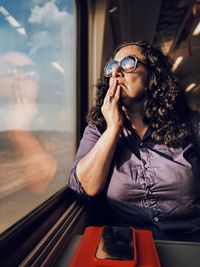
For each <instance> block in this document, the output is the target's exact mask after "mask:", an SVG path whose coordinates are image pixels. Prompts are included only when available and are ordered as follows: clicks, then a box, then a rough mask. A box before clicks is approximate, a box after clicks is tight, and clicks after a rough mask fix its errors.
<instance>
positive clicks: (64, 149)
mask: <svg viewBox="0 0 200 267" xmlns="http://www.w3.org/2000/svg"><path fill="white" fill-rule="evenodd" d="M0 25H1V26H0V39H1V43H0V103H1V107H0V210H1V223H0V232H3V231H5V230H6V229H8V228H9V227H10V226H12V225H13V224H14V223H16V222H17V221H18V220H19V219H21V218H22V217H23V216H25V215H26V214H28V213H29V212H30V211H32V210H33V209H34V208H36V207H37V206H38V205H40V204H41V203H43V202H44V201H45V200H46V199H48V198H49V197H50V196H52V195H53V194H55V193H56V192H58V190H60V189H61V188H63V187H64V186H65V185H66V183H67V177H68V173H69V168H70V165H71V162H72V159H73V157H74V153H75V149H76V147H75V146H76V140H75V137H76V90H75V89H76V5H75V1H65V0H59V1H52V0H49V1H44V0H33V1H32V0H28V1H27V0H21V1H20V4H19V2H18V1H6V0H0Z"/></svg>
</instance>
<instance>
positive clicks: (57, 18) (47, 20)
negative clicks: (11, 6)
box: [28, 1, 73, 55]
mask: <svg viewBox="0 0 200 267" xmlns="http://www.w3.org/2000/svg"><path fill="white" fill-rule="evenodd" d="M54 2H55V1H49V2H46V3H45V4H44V5H43V6H39V5H36V6H35V7H34V8H33V9H32V10H31V15H30V17H29V19H28V21H29V23H30V24H32V25H33V26H34V31H36V30H37V29H38V32H36V33H33V34H32V36H31V37H30V41H29V43H28V47H29V48H30V54H32V55H33V54H35V53H36V52H37V51H38V50H40V49H44V48H50V47H51V48H55V49H62V42H63V40H64V39H66V36H71V30H72V18H73V17H72V15H71V14H69V13H67V12H66V11H61V10H59V9H58V7H57V6H56V4H55V3H54ZM63 36H65V37H64V38H63Z"/></svg>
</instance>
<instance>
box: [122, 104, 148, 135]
mask: <svg viewBox="0 0 200 267" xmlns="http://www.w3.org/2000/svg"><path fill="white" fill-rule="evenodd" d="M125 114H126V117H127V119H128V120H129V122H130V123H131V127H132V128H133V129H134V131H135V132H136V133H137V135H138V136H139V137H140V139H142V138H143V137H144V134H145V132H146V130H147V128H148V125H147V124H146V123H145V122H144V121H143V115H142V108H138V109H137V110H136V109H134V110H132V111H130V110H125Z"/></svg>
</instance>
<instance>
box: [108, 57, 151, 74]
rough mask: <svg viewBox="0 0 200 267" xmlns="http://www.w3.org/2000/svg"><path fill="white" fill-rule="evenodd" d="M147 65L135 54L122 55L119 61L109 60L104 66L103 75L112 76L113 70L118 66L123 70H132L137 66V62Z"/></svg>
mask: <svg viewBox="0 0 200 267" xmlns="http://www.w3.org/2000/svg"><path fill="white" fill-rule="evenodd" d="M138 62H139V63H141V64H143V65H144V66H147V65H146V64H145V63H144V62H142V61H140V60H139V59H138V58H137V57H136V56H132V55H131V56H127V57H124V58H123V59H122V60H121V61H120V62H118V61H117V60H113V59H111V60H109V61H108V62H107V63H106V65H105V68H104V75H105V77H112V73H113V71H115V70H116V69H117V68H119V67H120V69H121V70H122V71H123V72H134V71H135V69H136V68H137V63H138Z"/></svg>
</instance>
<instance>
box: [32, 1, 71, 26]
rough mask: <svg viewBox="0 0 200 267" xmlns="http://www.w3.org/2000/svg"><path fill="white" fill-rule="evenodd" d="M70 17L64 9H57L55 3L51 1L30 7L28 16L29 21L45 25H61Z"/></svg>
mask: <svg viewBox="0 0 200 267" xmlns="http://www.w3.org/2000/svg"><path fill="white" fill-rule="evenodd" d="M68 17H70V15H69V14H68V13H67V12H66V11H59V9H58V7H57V6H56V4H55V3H54V2H53V1H51V2H47V3H46V4H45V5H44V6H42V7H39V6H38V5H37V6H36V7H34V8H33V9H32V12H31V15H30V17H29V20H28V21H29V23H31V24H38V25H42V26H45V27H55V26H61V25H62V24H63V23H64V22H65V20H66V19H67V18H68Z"/></svg>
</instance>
